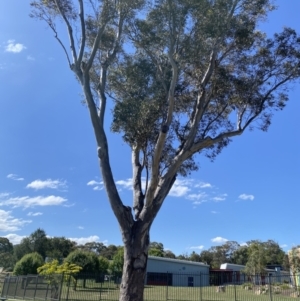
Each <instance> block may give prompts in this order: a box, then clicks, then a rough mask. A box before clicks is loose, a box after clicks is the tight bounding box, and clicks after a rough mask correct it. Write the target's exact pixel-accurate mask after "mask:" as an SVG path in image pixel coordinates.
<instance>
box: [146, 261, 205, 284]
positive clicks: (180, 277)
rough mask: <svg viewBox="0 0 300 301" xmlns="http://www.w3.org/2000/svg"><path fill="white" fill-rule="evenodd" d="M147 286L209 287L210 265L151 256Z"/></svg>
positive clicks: (148, 265) (148, 264)
mask: <svg viewBox="0 0 300 301" xmlns="http://www.w3.org/2000/svg"><path fill="white" fill-rule="evenodd" d="M146 277H147V278H146V284H147V285H169V286H189V287H193V286H208V285H209V265H207V264H204V263H201V262H194V261H188V260H179V259H173V258H165V257H155V256H149V257H148V263H147V276H146Z"/></svg>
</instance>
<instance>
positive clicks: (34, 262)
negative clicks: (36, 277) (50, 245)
mask: <svg viewBox="0 0 300 301" xmlns="http://www.w3.org/2000/svg"><path fill="white" fill-rule="evenodd" d="M43 264H44V259H43V257H42V256H41V255H40V254H39V253H37V252H34V253H30V254H26V255H24V256H23V257H22V258H21V260H19V261H18V262H17V263H16V265H15V268H14V274H15V275H27V274H37V269H38V268H39V267H41V266H42V265H43Z"/></svg>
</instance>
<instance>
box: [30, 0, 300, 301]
mask: <svg viewBox="0 0 300 301" xmlns="http://www.w3.org/2000/svg"><path fill="white" fill-rule="evenodd" d="M31 6H32V13H31V16H32V17H34V18H37V19H40V20H43V21H45V22H46V23H47V24H48V26H49V27H50V28H51V29H52V31H53V33H54V37H55V39H56V40H57V41H58V43H59V44H60V45H61V47H62V49H63V52H64V53H65V55H66V58H67V62H68V64H69V67H70V70H71V71H72V72H73V73H74V74H75V75H76V77H77V79H78V82H79V84H80V85H81V87H82V89H83V94H84V97H85V101H86V104H87V107H88V109H89V113H90V119H91V122H92V125H93V129H94V133H95V138H96V143H97V152H98V157H99V162H100V169H101V174H102V177H103V181H104V185H105V188H106V192H107V195H108V199H109V202H110V205H111V208H112V210H113V212H114V215H115V216H116V218H117V220H118V223H119V225H120V229H121V233H122V239H123V242H124V268H123V276H122V283H121V286H120V300H121V301H129V300H130V301H133V300H134V301H135V300H143V287H144V280H145V273H146V264H147V257H148V247H149V231H150V228H151V225H152V223H153V221H154V219H155V216H156V215H157V213H158V211H159V209H160V208H161V206H162V204H163V201H164V200H165V198H166V196H167V195H168V193H169V191H170V189H171V188H172V185H173V184H174V182H175V181H176V177H177V176H178V175H180V176H187V175H189V174H190V173H191V172H192V171H195V170H197V164H196V163H195V161H194V160H195V157H196V156H197V154H200V155H204V156H207V157H209V158H210V159H214V158H215V157H216V156H217V155H218V154H219V153H220V152H221V150H222V149H223V148H224V147H226V146H227V145H228V144H229V142H230V141H231V139H232V138H233V137H235V136H239V135H241V134H243V133H244V132H245V130H246V129H247V128H250V127H256V128H259V129H261V130H263V131H266V130H267V128H268V126H269V125H270V123H271V117H272V115H273V113H274V112H275V111H276V110H281V109H282V108H283V107H284V106H285V103H286V101H287V100H288V96H287V92H288V88H289V86H290V84H291V83H293V82H294V81H296V80H297V79H298V78H299V69H300V68H299V66H300V65H299V61H300V52H299V50H300V47H299V46H300V39H299V37H298V35H297V34H296V32H295V31H294V30H292V29H290V28H285V29H284V30H283V31H282V32H281V33H278V34H275V35H274V37H273V38H268V37H267V36H266V35H265V34H264V33H263V32H261V31H259V30H257V28H258V24H259V23H260V22H261V21H263V20H264V19H265V18H266V16H267V14H268V13H269V12H270V11H271V10H272V9H274V7H273V5H272V3H271V1H270V0H156V1H149V2H147V1H146V0H86V1H83V0H36V1H32V2H31ZM59 21H63V23H64V24H65V25H66V30H67V33H68V36H69V40H68V41H64V40H63V39H62V38H61V35H59V32H58V28H59V27H57V22H59ZM78 37H80V38H79V39H78ZM107 101H111V102H113V103H114V109H113V122H112V125H111V129H112V131H114V132H118V133H121V134H122V136H123V139H124V140H125V141H126V143H127V144H128V145H129V147H130V148H131V151H132V171H133V183H132V185H133V208H132V209H131V208H130V207H128V206H124V204H123V202H122V200H121V198H120V195H119V193H118V190H117V188H116V184H115V181H114V177H113V174H112V170H111V165H110V158H109V149H108V143H107V138H106V132H105V130H104V117H105V114H106V105H107Z"/></svg>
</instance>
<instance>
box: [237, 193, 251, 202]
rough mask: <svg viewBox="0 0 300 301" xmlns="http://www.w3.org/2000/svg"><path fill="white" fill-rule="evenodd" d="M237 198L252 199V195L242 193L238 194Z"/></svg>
mask: <svg viewBox="0 0 300 301" xmlns="http://www.w3.org/2000/svg"><path fill="white" fill-rule="evenodd" d="M239 199H240V200H243V201H247V200H250V201H253V200H254V195H252V194H245V193H243V194H241V195H239Z"/></svg>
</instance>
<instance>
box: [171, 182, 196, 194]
mask: <svg viewBox="0 0 300 301" xmlns="http://www.w3.org/2000/svg"><path fill="white" fill-rule="evenodd" d="M190 187H191V182H190V181H189V180H176V182H175V183H174V185H173V187H172V188H171V190H170V193H169V195H170V196H173V197H183V196H186V195H187V194H188V192H189V191H191V188H190Z"/></svg>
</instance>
